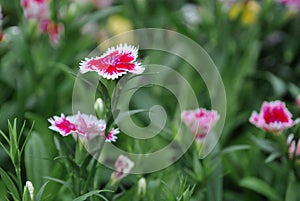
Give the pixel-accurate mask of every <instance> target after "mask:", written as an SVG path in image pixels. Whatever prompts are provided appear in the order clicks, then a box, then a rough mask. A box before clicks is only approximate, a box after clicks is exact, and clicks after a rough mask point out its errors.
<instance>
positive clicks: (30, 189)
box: [23, 181, 34, 201]
mask: <svg viewBox="0 0 300 201" xmlns="http://www.w3.org/2000/svg"><path fill="white" fill-rule="evenodd" d="M33 193H34V188H33V185H32V183H31V181H26V184H25V188H24V193H23V200H28V199H29V198H28V195H29V197H30V200H31V201H33V200H34V199H33V198H34V194H33ZM26 197H27V198H26Z"/></svg>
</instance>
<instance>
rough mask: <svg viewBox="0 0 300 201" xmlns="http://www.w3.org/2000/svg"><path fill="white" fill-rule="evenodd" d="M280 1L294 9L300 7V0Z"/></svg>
mask: <svg viewBox="0 0 300 201" xmlns="http://www.w3.org/2000/svg"><path fill="white" fill-rule="evenodd" d="M279 2H280V3H282V4H285V5H286V6H288V7H289V8H291V9H293V10H299V9H300V0H279Z"/></svg>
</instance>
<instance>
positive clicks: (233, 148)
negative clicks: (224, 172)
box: [222, 145, 251, 154]
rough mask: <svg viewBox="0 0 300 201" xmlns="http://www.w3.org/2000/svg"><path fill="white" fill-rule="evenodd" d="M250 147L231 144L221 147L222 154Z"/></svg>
mask: <svg viewBox="0 0 300 201" xmlns="http://www.w3.org/2000/svg"><path fill="white" fill-rule="evenodd" d="M250 148H251V146H249V145H233V146H230V147H226V148H225V149H223V150H222V154H229V153H232V152H236V151H241V150H248V149H250Z"/></svg>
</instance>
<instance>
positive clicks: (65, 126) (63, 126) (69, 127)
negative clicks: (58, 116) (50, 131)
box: [55, 118, 76, 133]
mask: <svg viewBox="0 0 300 201" xmlns="http://www.w3.org/2000/svg"><path fill="white" fill-rule="evenodd" d="M55 126H56V127H57V128H59V129H60V130H62V131H64V133H70V132H71V131H76V126H75V125H74V124H72V123H71V122H70V121H68V120H67V119H66V118H62V120H61V121H58V122H55Z"/></svg>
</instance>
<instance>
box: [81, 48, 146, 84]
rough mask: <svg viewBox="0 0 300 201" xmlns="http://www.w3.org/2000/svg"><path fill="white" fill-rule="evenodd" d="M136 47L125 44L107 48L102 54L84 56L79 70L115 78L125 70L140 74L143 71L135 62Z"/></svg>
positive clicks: (125, 71) (136, 55) (139, 64)
mask: <svg viewBox="0 0 300 201" xmlns="http://www.w3.org/2000/svg"><path fill="white" fill-rule="evenodd" d="M137 57H138V48H136V47H134V46H132V45H127V44H126V43H125V44H120V45H117V47H111V48H109V49H108V50H107V51H106V52H105V53H104V54H103V55H102V56H100V57H93V58H85V60H82V61H81V62H80V66H79V68H80V72H81V73H86V72H90V71H93V72H97V73H98V74H99V75H100V76H102V77H104V78H106V79H112V80H114V79H117V78H118V77H120V76H122V75H124V74H126V73H127V72H130V73H134V74H140V73H142V72H143V71H144V68H143V67H142V65H141V63H139V62H137V61H136V60H137Z"/></svg>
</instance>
